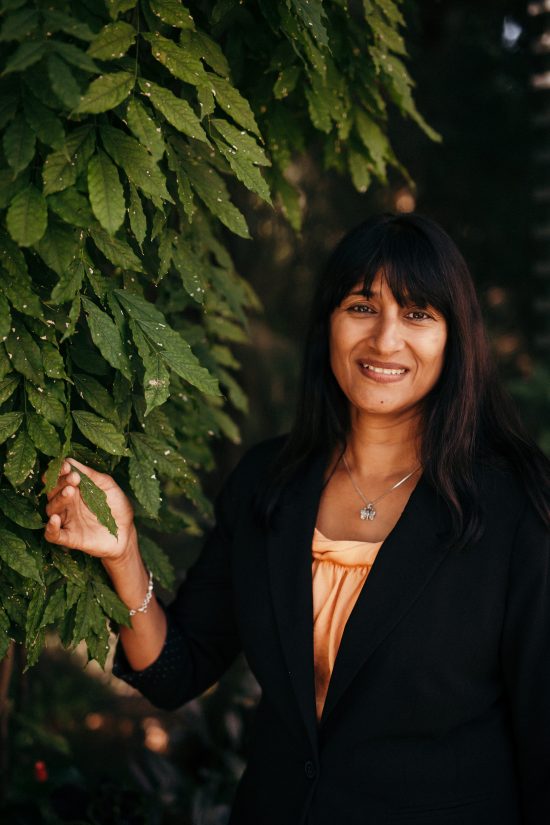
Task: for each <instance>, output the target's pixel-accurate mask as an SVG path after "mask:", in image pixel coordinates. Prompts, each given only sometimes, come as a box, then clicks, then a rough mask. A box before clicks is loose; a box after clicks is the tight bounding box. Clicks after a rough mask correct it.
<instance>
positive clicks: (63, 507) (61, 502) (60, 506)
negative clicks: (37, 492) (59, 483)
mask: <svg viewBox="0 0 550 825" xmlns="http://www.w3.org/2000/svg"><path fill="white" fill-rule="evenodd" d="M76 495H77V493H76V487H74V486H73V485H71V484H66V485H65V486H64V487H63V488H62V489H61V490H60V491H59V492H58V493H57V495H55V496H54V497H53V498H52V499H51V500H50V501H49V502H48V503H47V505H46V508H45V509H46V514H47V515H48V516H51V515H53V514H54V513H62V514H64V515H65V514H66V513H67V508H68V507H71V505H73V502H75V501H76V498H75V497H76ZM73 506H74V505H73Z"/></svg>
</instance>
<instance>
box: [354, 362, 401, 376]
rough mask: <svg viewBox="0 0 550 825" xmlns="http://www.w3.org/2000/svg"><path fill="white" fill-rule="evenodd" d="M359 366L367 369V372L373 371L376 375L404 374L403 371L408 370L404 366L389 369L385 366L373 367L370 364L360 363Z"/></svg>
mask: <svg viewBox="0 0 550 825" xmlns="http://www.w3.org/2000/svg"><path fill="white" fill-rule="evenodd" d="M361 366H362V367H363V369H364V370H368V372H373V373H375V374H376V375H404V373H406V372H408V370H407V369H405V367H403V368H401V369H389V368H386V367H373V366H372V364H367V363H363V362H362V363H361Z"/></svg>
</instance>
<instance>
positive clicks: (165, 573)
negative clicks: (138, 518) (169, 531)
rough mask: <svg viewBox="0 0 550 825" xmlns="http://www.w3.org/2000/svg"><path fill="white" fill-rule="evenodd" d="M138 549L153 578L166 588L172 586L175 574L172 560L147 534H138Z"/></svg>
mask: <svg viewBox="0 0 550 825" xmlns="http://www.w3.org/2000/svg"><path fill="white" fill-rule="evenodd" d="M139 550H140V553H141V557H142V559H143V561H144V564H145V565H146V566H147V567H148V568H149V570H150V571H151V572H152V574H153V576H154V577H155V579H157V581H158V582H160V584H161V585H162V586H163V587H166V589H167V590H170V589H171V588H172V587H173V586H174V581H175V578H176V574H175V571H174V567H173V565H172V562H171V561H170V559H169V558H168V556H167V555H166V553H165V552H164V550H163V549H162V548H161V547H159V546H158V544H156V543H155V542H154V541H153V540H152V539H151V538H149V536H145V535H140V537H139Z"/></svg>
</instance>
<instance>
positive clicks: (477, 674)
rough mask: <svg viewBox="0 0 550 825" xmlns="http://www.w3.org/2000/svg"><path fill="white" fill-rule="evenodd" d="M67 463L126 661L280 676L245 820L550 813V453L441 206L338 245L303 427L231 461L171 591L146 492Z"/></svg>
mask: <svg viewBox="0 0 550 825" xmlns="http://www.w3.org/2000/svg"><path fill="white" fill-rule="evenodd" d="M73 463H74V464H75V465H76V466H77V467H78V468H79V469H80V470H82V471H83V472H85V473H86V474H88V475H90V477H91V478H92V479H93V480H94V481H95V482H96V483H97V484H99V485H100V486H101V487H103V489H104V490H105V492H106V493H107V497H108V500H109V504H110V507H111V509H112V511H113V514H114V517H115V519H116V521H117V524H118V531H119V540H118V542H117V541H116V540H115V539H114V538H113V537H112V536H111V535H110V534H109V533H108V532H107V530H105V529H104V528H103V527H101V526H99V525H98V523H97V522H96V520H95V517H93V516H92V515H91V514H90V513H89V511H87V509H86V507H85V506H84V504H83V503H82V500H81V498H80V495H79V492H78V478H77V474H76V473H74V472H69V470H70V468H69V466H68V463H66V464H65V466H64V468H63V470H62V474H61V476H60V479H59V483H58V486H57V487H56V489H55V490H54V491H52V493H51V494H50V496H49V503H48V505H47V512H48V515H49V517H50V519H49V522H48V524H47V527H46V538H47V539H48V540H49V541H51V542H53V543H55V544H61V545H64V546H66V547H72V548H77V549H81V550H84V551H86V552H88V553H91V554H94V555H97V556H100V557H101V558H102V561H103V564H104V565H105V567H106V569H107V571H108V573H109V575H110V576H111V579H112V581H113V585H114V587H115V589H116V590H117V592H118V594H119V596H120V598H121V599H122V600H123V601H124V602H125V604H127V605H128V607H129V608H132V612H133V613H134V616H133V625H132V628H131V629H128V628H121V632H120V644H119V646H118V649H117V656H116V664H115V672H116V673H117V674H118V675H119V676H121V677H122V678H123V679H126V681H128V682H130V683H131V684H133V685H135V686H136V687H138V688H139V689H140V690H141V691H142V692H143V693H144V694H145V695H146V696H148V697H149V698H150V699H151V701H152V702H153V703H155V704H157V705H159V706H162V707H167V708H170V707H177V706H178V705H180V704H182V703H183V702H186V701H188V700H189V699H191V698H192V697H194V696H197V695H198V694H200V693H201V692H202V691H204V690H205V689H206V688H207V687H208V686H210V685H212V684H213V683H214V682H215V681H216V680H217V679H218V678H219V677H220V676H221V675H222V673H223V672H224V671H225V670H226V668H227V667H228V666H229V664H230V663H231V661H232V660H233V659H234V657H235V656H236V655H237V653H238V652H239V651H240V650H244V652H245V654H246V657H247V659H248V662H249V664H250V667H251V669H252V671H253V673H254V674H255V676H256V678H257V680H258V682H259V684H260V686H261V688H262V698H261V700H260V703H259V707H258V710H257V714H256V720H255V733H254V737H253V741H252V744H251V747H250V753H249V763H248V768H247V770H246V772H245V774H244V776H243V778H242V780H241V782H240V785H239V788H238V790H237V794H236V798H235V801H234V805H233V811H232V815H231V819H230V822H231V825H248V823H250V825H252V824H253V825H264V823H265V825H298V823H308V825H367V824H368V825H382V823H384V825H391V823H395V825H397V823H399V825H451V824H452V825H543V823H549V822H550V655H549V654H550V538H549V536H550V531H549V525H550V492H549V486H550V485H549V479H550V470H549V462H548V460H547V459H546V458H545V457H544V456H543V454H542V453H541V452H540V451H539V450H538V448H537V447H536V446H535V445H534V443H533V442H532V441H531V440H530V439H529V438H528V437H527V436H526V435H525V434H524V433H523V431H522V430H521V427H520V425H519V424H518V423H517V421H516V419H515V416H514V413H513V411H512V410H511V408H510V405H509V403H508V401H507V399H506V397H505V395H504V394H503V392H502V391H501V389H500V387H499V383H498V380H497V377H496V373H495V371H494V368H493V367H492V366H491V363H490V357H489V348H488V344H487V341H486V338H485V333H484V330H483V326H482V321H481V314H480V310H479V306H478V302H477V299H476V296H475V292H474V289H473V285H472V281H471V278H470V275H469V273H468V270H467V267H466V264H465V263H464V260H463V258H462V257H461V255H460V253H459V251H458V250H457V248H456V246H455V245H454V243H453V242H452V241H451V239H450V238H449V237H448V236H447V235H446V233H445V232H444V231H443V230H442V229H441V228H440V227H438V226H437V225H436V224H435V223H434V222H433V221H431V220H429V219H427V218H424V217H421V216H419V215H414V214H411V215H401V216H393V215H382V216H379V217H376V218H374V219H372V220H369V221H367V222H366V223H364V224H362V225H360V226H359V227H357V228H356V229H355V230H353V231H352V232H351V233H349V235H347V236H346V237H345V238H344V239H343V240H342V241H341V242H340V244H339V245H338V247H337V249H336V251H335V252H334V254H333V255H332V257H331V259H330V261H329V264H328V267H327V269H326V271H325V273H324V275H323V277H322V278H321V280H320V282H319V285H318V288H317V292H316V295H315V298H314V303H313V311H312V315H311V322H310V328H309V334H308V339H307V345H306V353H305V365H304V370H303V380H302V386H301V394H300V399H299V404H298V410H297V415H296V422H295V424H294V427H293V429H292V432H291V433H290V435H289V436H288V437H283V438H277V439H272V440H270V441H267V442H264V443H262V444H260V445H259V446H257V447H255V448H254V449H252V450H250V451H249V452H248V453H247V454H246V455H245V456H244V458H243V459H242V460H241V462H240V463H239V465H238V467H237V468H236V469H235V470H234V471H233V473H232V474H231V476H230V478H229V480H228V481H227V483H226V485H225V487H224V489H223V491H222V493H221V494H220V496H219V498H218V500H217V503H216V524H215V527H214V528H213V530H212V531H211V532H210V534H209V536H208V539H207V541H206V543H205V545H204V548H203V551H202V553H201V555H200V557H199V559H198V561H197V562H196V563H195V564H194V566H193V567H192V569H191V570H190V571H189V573H188V576H187V578H186V580H185V582H184V583H183V585H182V586H181V588H180V589H179V591H178V594H177V597H176V599H175V601H174V603H173V604H172V605H170V607H169V608H167V610H164V608H163V607H162V606H161V605H159V603H158V602H157V601H156V599H155V597H154V595H152V591H151V588H150V587H149V583H150V578H148V574H147V571H146V569H145V567H144V565H143V563H142V561H141V558H140V555H139V549H138V545H139V540H138V537H137V535H136V530H135V527H134V525H133V520H132V507H131V505H130V503H129V501H128V499H127V498H126V497H125V495H124V494H123V492H122V491H121V490H120V488H119V487H118V486H117V485H116V484H115V482H114V481H113V480H112V479H111V478H110V477H109V476H106V475H103V474H101V473H96V472H94V471H93V470H91V469H90V468H87V467H85V466H83V465H82V464H80V463H78V462H76V461H75V462H73ZM144 597H145V598H144ZM136 611H138V612H136Z"/></svg>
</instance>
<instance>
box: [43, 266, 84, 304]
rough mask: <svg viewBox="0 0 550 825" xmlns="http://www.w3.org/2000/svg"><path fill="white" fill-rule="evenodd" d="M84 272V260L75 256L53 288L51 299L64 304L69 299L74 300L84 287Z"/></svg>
mask: <svg viewBox="0 0 550 825" xmlns="http://www.w3.org/2000/svg"><path fill="white" fill-rule="evenodd" d="M84 274H85V269H84V264H83V262H82V260H81V259H80V258H75V259H74V260H73V261H71V263H70V264H69V266H68V267H67V269H66V270H65V272H64V273H63V274H62V275H61V276H60V278H59V281H58V282H57V283H56V285H55V286H54V288H53V289H52V294H51V296H50V301H52V302H53V303H56V304H64V303H66V302H67V301H72V300H73V299H74V297H75V295H76V294H77V292H78V291H79V290H80V289H81V287H82V281H83V280H84Z"/></svg>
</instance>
